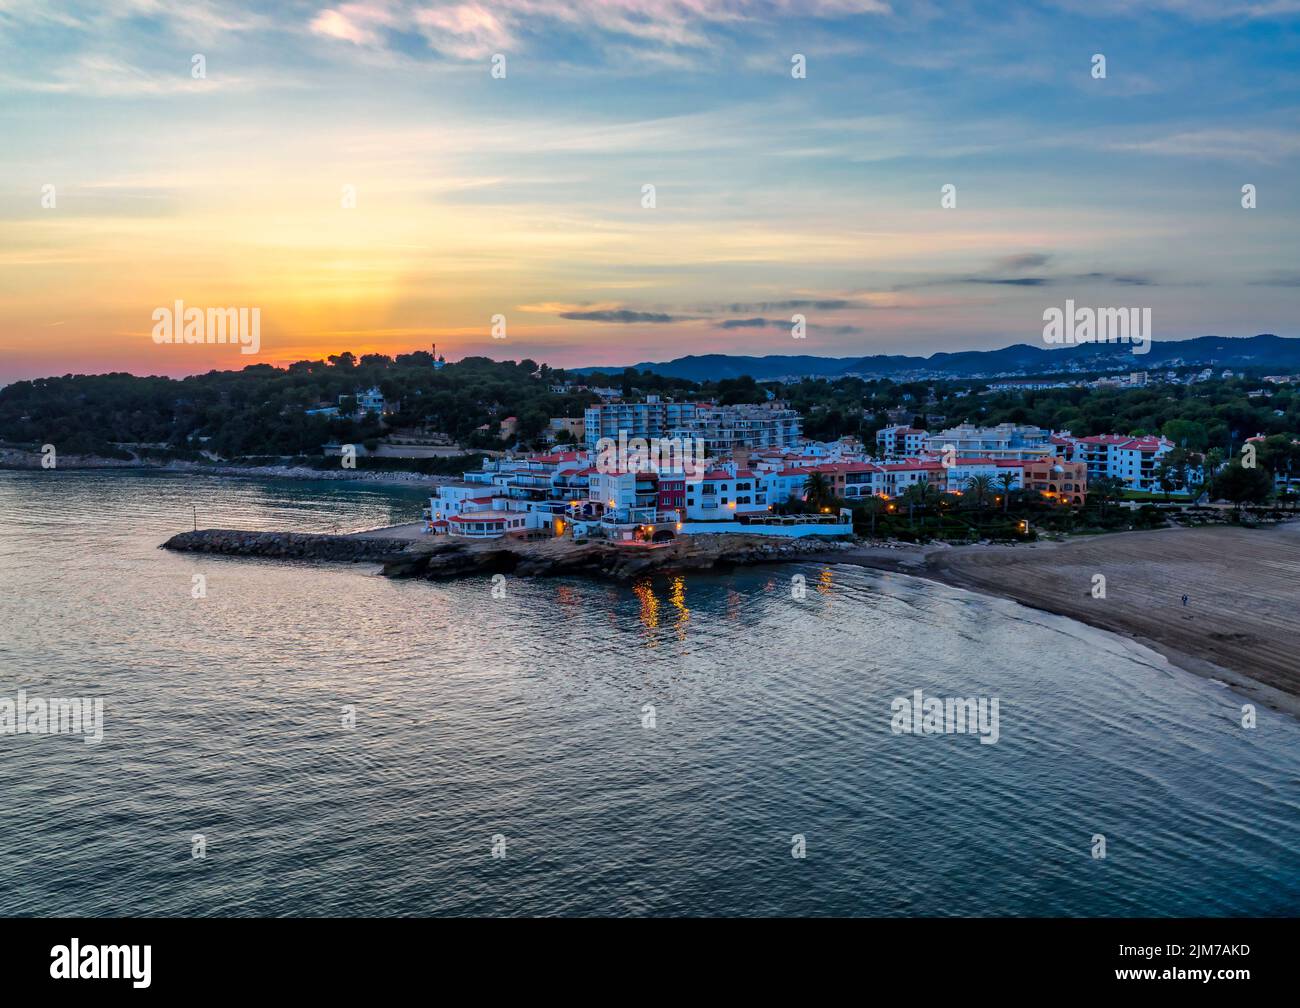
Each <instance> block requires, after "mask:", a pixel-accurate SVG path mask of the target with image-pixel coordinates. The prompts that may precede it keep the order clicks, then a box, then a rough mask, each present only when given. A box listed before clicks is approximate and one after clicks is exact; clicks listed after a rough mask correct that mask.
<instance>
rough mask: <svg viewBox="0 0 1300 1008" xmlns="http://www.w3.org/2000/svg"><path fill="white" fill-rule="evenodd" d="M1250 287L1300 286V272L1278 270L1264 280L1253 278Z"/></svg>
mask: <svg viewBox="0 0 1300 1008" xmlns="http://www.w3.org/2000/svg"><path fill="white" fill-rule="evenodd" d="M1248 286H1250V287H1300V273H1282V272H1277V273H1274V274H1272V275H1271V276H1268V277H1265V278H1264V279H1262V280H1251V281H1250V283H1249V284H1248Z"/></svg>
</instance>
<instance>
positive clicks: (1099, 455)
mask: <svg viewBox="0 0 1300 1008" xmlns="http://www.w3.org/2000/svg"><path fill="white" fill-rule="evenodd" d="M1053 440H1054V441H1055V443H1056V445H1057V450H1058V451H1059V452H1060V454H1062V455H1064V456H1065V458H1067V459H1068V460H1069V461H1071V462H1082V463H1084V464H1085V465H1086V466H1087V467H1088V481H1089V482H1090V483H1091V482H1094V481H1096V480H1099V479H1103V478H1110V479H1120V480H1123V481H1124V484H1125V485H1126V486H1127V487H1128V488H1129V489H1130V490H1144V491H1147V492H1149V493H1157V492H1159V490H1160V484H1159V482H1158V480H1157V479H1156V474H1157V473H1158V472H1159V470H1160V461H1161V459H1163V458H1164V456H1165V455H1167V454H1168V453H1169V452H1171V451H1173V449H1174V443H1173V442H1172V441H1170V440H1169V439H1168V438H1164V437H1138V438H1135V437H1127V436H1125V435H1123V434H1095V435H1093V436H1091V437H1079V438H1076V437H1070V436H1068V435H1060V436H1058V437H1056V438H1054V439H1053Z"/></svg>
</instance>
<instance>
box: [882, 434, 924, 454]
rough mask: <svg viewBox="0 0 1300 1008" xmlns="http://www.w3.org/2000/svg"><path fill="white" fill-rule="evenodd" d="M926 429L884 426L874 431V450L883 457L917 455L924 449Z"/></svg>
mask: <svg viewBox="0 0 1300 1008" xmlns="http://www.w3.org/2000/svg"><path fill="white" fill-rule="evenodd" d="M927 437H929V434H928V433H927V432H926V431H923V430H920V429H918V428H916V427H886V428H885V429H884V430H879V431H876V450H877V451H878V452H879V453H880V455H881V456H882V457H883V458H899V457H900V456H905V455H919V454H920V453H921V452H923V451H925V439H926V438H927Z"/></svg>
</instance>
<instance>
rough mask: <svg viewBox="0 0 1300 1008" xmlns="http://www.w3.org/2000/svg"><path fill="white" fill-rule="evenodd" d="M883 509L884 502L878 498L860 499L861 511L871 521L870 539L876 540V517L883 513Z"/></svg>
mask: <svg viewBox="0 0 1300 1008" xmlns="http://www.w3.org/2000/svg"><path fill="white" fill-rule="evenodd" d="M884 509H885V502H884V501H882V500H881V499H880V498H879V497H875V496H872V497H863V498H862V510H863V511H865V512H866V513H867V517H868V518H870V519H871V538H872V539H874V538H876V515H878V514H880V512H881V511H883V510H884Z"/></svg>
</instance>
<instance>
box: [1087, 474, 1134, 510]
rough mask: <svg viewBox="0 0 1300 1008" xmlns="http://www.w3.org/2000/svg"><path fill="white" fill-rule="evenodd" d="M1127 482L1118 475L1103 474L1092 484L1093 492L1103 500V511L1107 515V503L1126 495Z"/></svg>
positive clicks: (1098, 498) (1099, 499)
mask: <svg viewBox="0 0 1300 1008" xmlns="http://www.w3.org/2000/svg"><path fill="white" fill-rule="evenodd" d="M1126 486H1127V484H1126V483H1125V482H1124V481H1123V480H1122V479H1119V478H1118V477H1116V476H1103V477H1102V478H1101V479H1099V480H1096V481H1095V482H1094V483H1093V484H1092V488H1091V493H1092V495H1094V496H1096V498H1097V500H1098V501H1100V502H1101V513H1102V516H1103V517H1105V514H1106V505H1107V504H1109V503H1110V502H1111V501H1113V500H1119V499H1120V498H1121V497H1123V496H1124V490H1125V487H1126Z"/></svg>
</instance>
